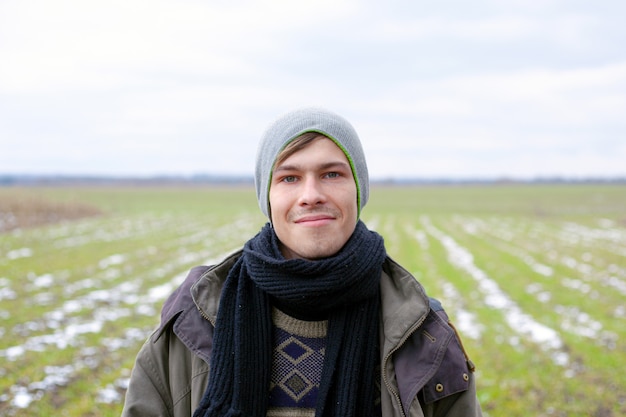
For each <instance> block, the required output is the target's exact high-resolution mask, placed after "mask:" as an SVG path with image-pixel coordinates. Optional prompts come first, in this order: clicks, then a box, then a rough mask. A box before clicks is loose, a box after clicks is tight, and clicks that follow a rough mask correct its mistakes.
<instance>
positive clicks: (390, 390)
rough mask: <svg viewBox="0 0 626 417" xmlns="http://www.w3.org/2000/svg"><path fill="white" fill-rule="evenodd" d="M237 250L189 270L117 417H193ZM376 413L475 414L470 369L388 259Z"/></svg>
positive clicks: (451, 335)
mask: <svg viewBox="0 0 626 417" xmlns="http://www.w3.org/2000/svg"><path fill="white" fill-rule="evenodd" d="M240 254H241V252H238V253H235V254H233V255H231V256H230V257H228V258H227V259H226V260H224V261H223V262H222V263H220V264H219V265H216V266H213V267H197V268H194V269H192V270H191V272H190V273H189V275H188V277H187V279H186V280H185V282H184V283H183V284H182V285H181V286H180V287H179V288H178V289H177V290H176V291H175V292H174V293H173V294H172V295H171V296H170V297H169V298H168V300H167V301H166V302H165V304H164V306H163V310H162V313H161V325H160V326H159V328H158V329H157V330H156V331H155V332H154V333H153V334H152V335H151V336H150V338H149V339H148V340H147V341H146V342H145V344H144V345H143V347H142V348H141V350H140V352H139V354H138V356H137V360H136V363H135V367H134V369H133V371H132V374H131V378H130V382H129V386H128V391H127V393H126V400H125V404H124V410H123V411H122V416H123V417H135V416H136V417H139V416H141V417H149V416H171V417H183V416H185V417H189V416H191V415H192V414H193V412H194V410H195V408H196V406H197V405H198V403H199V402H200V399H201V398H202V396H203V394H204V391H205V389H206V387H207V383H208V378H209V361H210V356H211V348H212V342H213V328H214V325H215V319H216V316H217V311H218V307H219V300H220V294H221V289H222V286H223V284H224V281H225V279H226V276H227V274H228V271H229V270H230V268H231V267H232V265H233V264H234V262H235V261H236V259H237V257H239V256H240ZM381 311H382V313H381V322H380V330H381V331H380V346H381V363H382V364H383V366H382V367H381V369H382V375H381V407H382V415H383V416H385V417H387V416H389V417H391V416H397V417H404V416H416V417H417V416H420V417H421V416H425V417H435V416H437V417H444V416H446V417H472V416H482V413H481V409H480V405H479V403H478V401H477V397H476V388H475V382H474V374H473V365H472V364H471V362H470V361H469V359H467V356H466V354H465V352H464V350H463V347H462V345H461V343H460V340H459V339H458V336H457V335H456V332H455V330H454V328H453V327H452V326H451V325H449V324H448V318H447V316H446V314H445V312H444V311H443V309H442V308H441V306H440V304H439V303H438V302H436V301H434V300H432V299H431V300H429V298H428V297H427V296H426V294H425V292H424V289H423V287H422V286H421V285H420V284H419V283H418V282H417V281H416V280H415V278H414V277H413V276H412V275H411V274H409V273H408V272H407V271H406V270H405V269H403V268H402V267H401V266H400V265H398V264H397V263H395V262H394V261H392V260H391V259H389V258H388V259H387V260H386V262H385V265H384V267H383V274H382V277H381Z"/></svg>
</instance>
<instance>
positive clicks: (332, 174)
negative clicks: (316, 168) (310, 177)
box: [326, 172, 339, 178]
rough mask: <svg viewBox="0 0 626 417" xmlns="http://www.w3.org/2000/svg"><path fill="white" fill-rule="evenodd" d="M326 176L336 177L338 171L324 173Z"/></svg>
mask: <svg viewBox="0 0 626 417" xmlns="http://www.w3.org/2000/svg"><path fill="white" fill-rule="evenodd" d="M326 176H327V177H328V178H337V177H339V173H338V172H329V173H328V174H326Z"/></svg>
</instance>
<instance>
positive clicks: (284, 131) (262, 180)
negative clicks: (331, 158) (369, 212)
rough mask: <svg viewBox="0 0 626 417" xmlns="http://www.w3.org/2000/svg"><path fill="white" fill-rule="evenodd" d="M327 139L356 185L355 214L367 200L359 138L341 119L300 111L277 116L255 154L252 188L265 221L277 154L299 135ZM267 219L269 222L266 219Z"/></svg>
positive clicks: (313, 110)
mask: <svg viewBox="0 0 626 417" xmlns="http://www.w3.org/2000/svg"><path fill="white" fill-rule="evenodd" d="M307 132H317V133H321V134H322V135H324V136H327V137H328V138H330V139H331V140H332V141H333V142H335V144H337V146H339V147H340V148H341V150H342V151H343V152H344V153H345V154H346V158H347V159H348V162H349V163H350V167H351V168H352V175H353V176H354V181H355V182H356V186H357V204H358V209H359V213H360V211H361V209H362V208H363V207H364V206H365V204H366V203H367V199H368V197H369V176H368V173H367V164H366V162H365V155H364V154H363V148H362V147H361V142H360V140H359V137H358V135H357V133H356V131H355V130H354V128H353V127H352V125H351V124H350V123H349V122H348V121H347V120H346V119H344V118H343V117H341V116H339V115H337V114H335V113H332V112H329V111H327V110H324V109H319V108H304V109H299V110H295V111H292V112H290V113H287V114H285V115H283V116H281V117H279V118H278V119H277V120H276V121H274V123H272V124H271V125H270V126H269V128H268V129H267V130H266V131H265V133H264V134H263V137H262V138H261V141H260V142H259V147H258V149H257V155H256V167H255V171H254V185H255V187H256V196H257V200H258V201H259V206H260V207H261V211H262V212H263V213H264V214H265V215H266V216H267V217H268V218H269V217H270V214H269V212H270V209H269V186H270V182H271V180H272V172H273V170H274V163H275V162H276V157H277V156H278V154H279V153H280V152H281V151H282V150H283V149H284V148H285V146H287V145H288V144H289V142H291V141H292V140H294V139H295V138H297V137H298V136H300V135H301V134H303V133H307ZM270 220H271V219H270Z"/></svg>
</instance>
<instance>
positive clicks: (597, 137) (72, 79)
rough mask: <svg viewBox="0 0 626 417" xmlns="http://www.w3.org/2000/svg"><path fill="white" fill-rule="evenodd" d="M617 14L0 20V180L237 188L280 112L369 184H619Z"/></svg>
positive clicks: (582, 10) (181, 1) (621, 130)
mask: <svg viewBox="0 0 626 417" xmlns="http://www.w3.org/2000/svg"><path fill="white" fill-rule="evenodd" d="M625 19H626V2H625V1H623V0H613V1H610V0H596V1H593V2H592V1H576V0H508V1H504V0H492V1H489V0H478V1H471V2H467V1H463V0H457V1H423V0H407V1H394V0H391V1H390V0H385V1H381V0H379V1H360V0H359V1H357V0H355V1H341V0H315V1H306V0H305V1H303V0H298V1H294V0H284V1H276V0H271V1H238V0H220V1H212V0H203V1H200V0H198V1H195V0H177V1H174V0H170V1H161V0H149V1H142V0H119V1H118V0H106V1H100V0H54V1H50V0H0V173H17V174H24V173H32V174H92V175H101V174H107V175H155V174H159V175H161V174H175V175H179V174H180V175H191V174H203V173H207V174H237V175H240V174H243V175H252V172H253V165H254V156H255V153H256V145H257V141H258V139H259V137H260V136H261V134H262V133H263V131H264V129H265V128H266V127H267V125H268V124H269V123H270V122H271V121H272V120H273V119H275V118H276V117H277V116H278V115H280V114H282V113H284V112H285V111H288V110H291V109H293V108H296V107H300V106H306V105H315V106H322V107H326V108H328V109H330V110H333V111H335V112H337V113H339V114H341V115H343V116H344V117H346V118H347V119H348V120H350V121H351V122H352V124H353V125H354V127H355V128H356V129H357V131H358V133H359V135H360V137H361V140H362V142H363V146H364V148H365V152H366V155H367V157H368V161H369V169H370V175H371V176H372V177H373V178H386V177H405V176H411V177H420V178H441V177H448V178H469V177H480V178H493V177H503V176H506V177H513V178H520V179H528V178H534V177H551V176H563V177H568V178H580V177H585V176H596V177H612V176H626V24H624V22H625Z"/></svg>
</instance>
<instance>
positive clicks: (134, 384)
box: [122, 338, 173, 417]
mask: <svg viewBox="0 0 626 417" xmlns="http://www.w3.org/2000/svg"><path fill="white" fill-rule="evenodd" d="M155 347H156V346H154V344H153V343H152V338H150V339H148V341H146V343H144V345H143V347H142V348H141V350H140V351H139V353H138V355H137V359H136V361H135V366H134V368H133V370H132V373H131V376H130V382H129V384H128V389H127V391H126V399H125V401H124V409H123V410H122V417H139V416H142V417H150V416H155V417H156V416H173V405H172V398H171V394H170V393H169V390H168V389H167V385H166V383H165V380H164V378H165V374H163V373H162V372H159V370H158V369H159V366H158V362H159V361H158V360H157V359H156V358H157V357H158V354H157V352H155V351H154V350H155Z"/></svg>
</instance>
